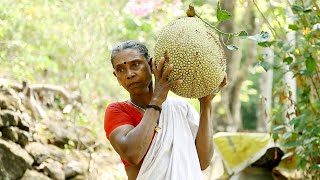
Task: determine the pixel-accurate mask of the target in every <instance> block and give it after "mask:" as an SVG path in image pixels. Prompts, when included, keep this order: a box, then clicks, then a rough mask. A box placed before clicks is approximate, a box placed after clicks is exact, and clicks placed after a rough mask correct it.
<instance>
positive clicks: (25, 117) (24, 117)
mask: <svg viewBox="0 0 320 180" xmlns="http://www.w3.org/2000/svg"><path fill="white" fill-rule="evenodd" d="M31 125H32V118H31V116H30V115H29V114H28V113H26V112H22V114H21V121H20V122H19V124H18V127H19V128H20V129H22V130H25V131H29V130H30V127H31Z"/></svg>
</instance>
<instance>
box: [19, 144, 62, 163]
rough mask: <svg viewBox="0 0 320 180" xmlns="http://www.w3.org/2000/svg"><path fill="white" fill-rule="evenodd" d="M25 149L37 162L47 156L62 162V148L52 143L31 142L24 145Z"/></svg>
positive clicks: (42, 160)
mask: <svg viewBox="0 0 320 180" xmlns="http://www.w3.org/2000/svg"><path fill="white" fill-rule="evenodd" d="M25 149H26V150H27V152H28V153H29V154H30V155H31V156H32V157H33V158H34V160H35V161H36V163H37V164H41V163H42V162H44V161H45V160H46V159H48V158H51V159H54V160H57V161H59V162H63V160H64V159H65V154H64V152H63V150H62V149H60V148H58V147H56V146H54V145H50V144H48V145H45V144H41V143H38V142H31V143H28V144H27V145H26V147H25Z"/></svg>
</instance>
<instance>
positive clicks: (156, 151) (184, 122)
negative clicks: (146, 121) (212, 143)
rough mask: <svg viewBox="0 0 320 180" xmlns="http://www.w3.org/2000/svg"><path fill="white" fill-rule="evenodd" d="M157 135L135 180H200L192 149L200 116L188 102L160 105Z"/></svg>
mask: <svg viewBox="0 0 320 180" xmlns="http://www.w3.org/2000/svg"><path fill="white" fill-rule="evenodd" d="M162 109H163V110H162V112H161V115H160V118H159V127H160V128H161V130H160V132H157V133H156V135H155V137H154V139H153V141H152V143H151V146H150V149H149V151H148V153H147V154H146V156H145V159H144V161H143V163H142V166H141V169H140V171H139V174H138V177H137V180H201V179H202V172H201V168H200V163H199V159H198V154H197V150H196V146H195V138H196V135H197V131H198V127H199V114H198V112H197V111H196V110H195V109H194V108H193V107H192V106H191V105H190V104H188V103H187V102H185V101H183V100H177V99H171V98H168V99H167V100H166V101H165V102H164V103H163V105H162Z"/></svg>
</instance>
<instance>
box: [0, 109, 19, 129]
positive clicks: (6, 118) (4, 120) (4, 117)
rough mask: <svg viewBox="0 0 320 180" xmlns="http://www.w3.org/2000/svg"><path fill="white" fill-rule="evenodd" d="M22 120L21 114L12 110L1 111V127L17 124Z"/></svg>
mask: <svg viewBox="0 0 320 180" xmlns="http://www.w3.org/2000/svg"><path fill="white" fill-rule="evenodd" d="M19 121H20V117H19V114H18V113H17V112H14V111H10V110H1V111H0V128H1V127H8V126H17V125H18V123H19Z"/></svg>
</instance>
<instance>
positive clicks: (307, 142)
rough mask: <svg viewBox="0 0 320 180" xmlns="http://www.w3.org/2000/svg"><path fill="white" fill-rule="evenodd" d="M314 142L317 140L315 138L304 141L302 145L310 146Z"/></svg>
mask: <svg viewBox="0 0 320 180" xmlns="http://www.w3.org/2000/svg"><path fill="white" fill-rule="evenodd" d="M314 140H317V138H316V137H312V138H310V139H304V141H303V144H310V143H311V142H312V141H314Z"/></svg>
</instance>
